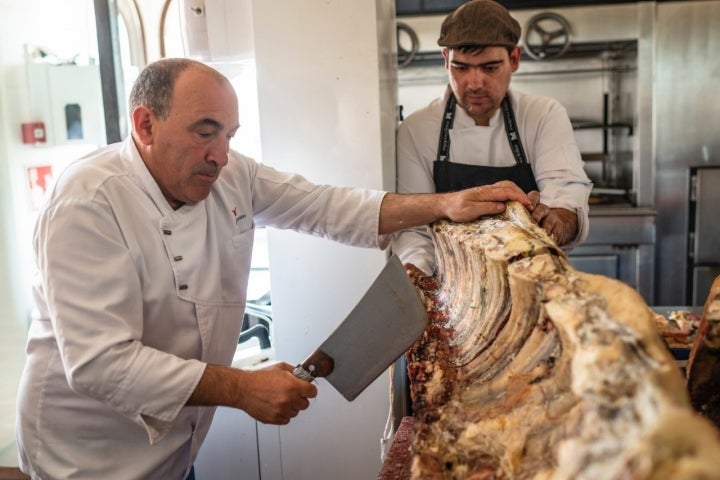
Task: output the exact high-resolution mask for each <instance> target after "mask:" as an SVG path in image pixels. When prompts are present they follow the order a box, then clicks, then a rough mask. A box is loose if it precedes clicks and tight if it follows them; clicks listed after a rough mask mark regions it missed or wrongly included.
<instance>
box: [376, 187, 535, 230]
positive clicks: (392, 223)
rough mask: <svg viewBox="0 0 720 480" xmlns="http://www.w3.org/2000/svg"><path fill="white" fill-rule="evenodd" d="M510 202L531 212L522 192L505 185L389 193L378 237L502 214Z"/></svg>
mask: <svg viewBox="0 0 720 480" xmlns="http://www.w3.org/2000/svg"><path fill="white" fill-rule="evenodd" d="M509 200H515V201H518V202H520V203H522V204H523V205H525V207H526V208H528V209H532V203H531V202H530V199H528V197H527V195H525V192H523V191H522V190H520V188H518V186H517V185H515V184H514V183H512V182H507V181H503V182H498V183H495V184H493V185H485V186H482V187H473V188H468V189H467V190H461V191H459V192H453V193H420V194H399V193H388V194H387V195H385V197H384V198H383V202H382V205H381V206H380V224H379V228H378V233H379V234H380V235H384V234H388V233H393V232H396V231H398V230H402V229H405V228H410V227H417V226H420V225H427V224H429V223H432V222H434V221H435V220H439V219H441V218H448V219H450V220H452V221H455V222H470V221H472V220H475V219H477V218H479V217H481V216H483V215H495V214H498V213H501V212H503V211H504V210H505V202H506V201H509Z"/></svg>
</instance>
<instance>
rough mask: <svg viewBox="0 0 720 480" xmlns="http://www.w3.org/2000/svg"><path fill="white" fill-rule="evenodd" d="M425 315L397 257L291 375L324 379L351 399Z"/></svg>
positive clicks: (411, 338)
mask: <svg viewBox="0 0 720 480" xmlns="http://www.w3.org/2000/svg"><path fill="white" fill-rule="evenodd" d="M427 322H428V317H427V313H426V312H425V307H424V305H423V302H422V300H421V299H420V295H419V294H418V292H417V290H416V289H415V286H414V285H413V284H412V282H411V281H410V278H409V277H408V275H407V272H406V271H405V267H403V265H402V263H401V262H400V259H399V258H398V256H397V255H393V256H392V257H391V258H390V261H388V263H387V265H385V267H383V270H382V271H381V272H380V274H379V275H378V277H377V278H376V279H375V281H374V282H373V284H372V285H371V286H370V288H369V289H368V291H367V292H366V293H365V295H364V296H363V297H362V298H361V299H360V301H359V302H358V304H357V305H355V308H353V309H352V311H351V312H350V314H349V315H348V316H347V317H346V318H345V320H343V322H342V323H341V324H340V325H339V326H338V327H337V329H335V331H334V332H333V333H332V334H331V335H330V336H329V337H328V339H327V340H325V342H323V344H322V345H320V346H319V347H318V348H317V350H315V351H314V352H313V353H312V354H311V355H310V356H309V357H308V358H307V359H306V360H305V361H304V362H303V363H302V364H301V365H298V366H297V367H295V370H294V371H293V375H295V376H296V377H298V378H302V379H304V380H307V381H310V382H311V381H313V380H315V378H318V377H325V378H326V379H327V381H328V382H330V383H331V384H332V386H333V387H335V388H336V389H337V390H338V391H339V392H340V393H341V394H342V396H343V397H345V398H346V399H347V400H348V401H352V400H354V399H355V397H357V396H358V395H359V394H360V393H361V392H362V391H363V390H365V388H366V387H367V386H368V385H370V384H371V383H372V382H373V381H374V380H375V379H376V378H377V377H378V376H380V374H381V373H382V372H383V371H385V370H386V369H387V368H388V367H389V366H390V365H391V364H392V363H393V362H394V361H395V360H397V358H398V357H400V355H402V354H403V352H405V351H406V350H407V349H408V348H410V346H411V345H412V344H413V343H414V342H415V340H417V339H418V337H419V336H420V335H421V334H422V333H423V331H424V330H425V327H426V326H427Z"/></svg>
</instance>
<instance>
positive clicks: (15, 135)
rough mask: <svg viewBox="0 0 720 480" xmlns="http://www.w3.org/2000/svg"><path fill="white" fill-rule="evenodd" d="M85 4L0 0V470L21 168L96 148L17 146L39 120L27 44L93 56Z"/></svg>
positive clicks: (28, 227) (26, 284)
mask: <svg viewBox="0 0 720 480" xmlns="http://www.w3.org/2000/svg"><path fill="white" fill-rule="evenodd" d="M91 5H92V0H63V1H62V2H58V1H56V0H0V332H2V333H1V334H0V352H2V355H0V370H2V372H3V373H2V377H1V379H0V465H4V466H14V465H17V450H16V447H15V397H16V394H17V384H18V381H19V377H20V372H21V369H22V365H23V363H24V347H25V340H26V327H27V321H28V318H29V314H30V308H31V307H30V282H31V275H32V255H31V249H30V241H31V231H32V224H33V215H32V212H31V210H30V196H29V195H30V194H29V190H28V188H27V182H28V180H27V177H26V171H25V169H26V168H27V167H28V166H33V165H38V164H45V163H47V162H51V163H53V164H56V165H62V164H63V163H64V162H66V161H68V160H70V159H72V158H75V157H77V156H78V155H79V154H80V153H81V152H84V151H87V150H88V149H91V148H94V147H95V146H94V145H93V146H87V145H84V146H81V145H71V146H64V147H59V148H54V147H49V146H38V147H35V146H31V145H24V144H23V143H22V141H21V134H20V131H21V130H20V124H21V123H22V122H28V121H36V120H45V119H43V118H38V114H37V112H35V111H33V108H32V106H31V103H32V102H31V92H30V91H29V90H28V87H27V85H28V78H27V75H26V68H25V51H26V45H37V46H42V47H44V48H45V49H46V50H48V51H51V52H53V53H55V54H56V55H57V56H59V57H63V58H71V57H73V56H74V55H76V54H79V55H80V56H81V57H84V58H87V57H88V56H90V55H94V52H93V49H95V50H96V48H95V45H96V40H95V29H94V17H93V13H92V9H89V8H88V7H89V6H91ZM38 12H43V13H42V15H39V14H38ZM45 121H46V120H45Z"/></svg>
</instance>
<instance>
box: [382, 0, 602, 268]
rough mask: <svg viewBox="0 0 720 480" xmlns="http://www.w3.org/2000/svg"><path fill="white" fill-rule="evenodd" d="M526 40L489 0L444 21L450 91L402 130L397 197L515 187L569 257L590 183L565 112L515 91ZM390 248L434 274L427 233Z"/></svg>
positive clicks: (417, 232)
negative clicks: (532, 204)
mask: <svg viewBox="0 0 720 480" xmlns="http://www.w3.org/2000/svg"><path fill="white" fill-rule="evenodd" d="M520 33H521V29H520V25H519V24H518V22H517V21H516V20H515V19H514V18H512V16H510V13H509V12H508V11H507V9H505V7H503V6H502V5H500V4H499V3H497V2H495V1H492V0H471V1H469V2H467V3H464V4H463V5H461V6H460V7H459V8H458V9H457V10H455V11H454V12H453V13H451V14H450V15H448V16H447V17H446V18H445V20H444V21H443V23H442V26H441V28H440V38H439V39H438V44H439V45H440V46H441V47H442V55H443V58H444V59H445V69H446V70H447V72H448V79H449V85H448V87H447V89H446V91H445V94H444V95H443V96H442V97H440V98H438V99H435V100H434V101H432V102H431V103H430V104H429V105H428V106H426V107H424V108H422V109H420V110H418V111H417V112H414V113H413V114H411V115H410V116H409V117H408V118H407V119H406V120H405V121H404V122H403V123H402V124H401V125H400V127H399V129H398V134H397V168H398V177H397V190H398V192H448V191H455V190H460V189H462V188H467V187H472V186H479V185H487V184H491V183H495V182H497V181H500V180H510V181H512V182H515V183H516V184H517V185H518V186H520V188H522V189H523V190H525V192H526V193H528V194H529V196H531V198H532V199H533V201H535V202H537V204H536V206H535V208H534V210H533V212H532V215H533V218H534V219H535V221H536V222H537V223H538V224H539V225H540V226H541V227H543V228H544V229H545V230H546V231H547V232H548V233H549V234H550V235H551V236H552V237H553V238H554V239H555V241H556V242H557V243H558V245H560V246H561V247H562V248H564V249H566V250H567V249H570V248H572V247H573V246H574V245H577V244H579V243H581V242H582V241H584V240H585V238H586V237H587V234H588V197H589V195H590V190H591V188H592V183H591V182H590V179H589V178H588V177H587V175H586V174H585V171H584V170H583V162H582V160H581V158H580V151H579V149H578V146H577V144H576V142H575V137H574V134H573V130H572V125H571V124H570V119H569V118H568V115H567V112H566V110H565V108H563V107H562V105H560V104H559V103H558V102H557V101H556V100H554V99H551V98H548V97H544V96H539V95H529V94H523V93H521V92H518V91H515V90H513V89H510V88H509V87H510V78H511V76H512V74H513V72H515V71H517V69H518V67H519V65H520V47H518V40H519V39H520ZM393 250H394V251H395V252H396V253H398V254H399V256H400V258H401V259H402V261H403V262H404V263H405V264H406V265H408V264H410V265H412V266H414V267H417V268H419V269H420V270H422V271H423V273H425V274H426V275H430V274H432V273H433V270H434V268H435V255H434V252H433V244H432V239H431V237H430V234H429V232H428V231H427V228H422V227H419V228H416V229H412V230H406V231H404V232H403V233H401V234H397V235H396V237H395V239H394V240H393ZM409 268H410V267H409Z"/></svg>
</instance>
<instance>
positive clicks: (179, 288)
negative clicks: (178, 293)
mask: <svg viewBox="0 0 720 480" xmlns="http://www.w3.org/2000/svg"><path fill="white" fill-rule="evenodd" d="M187 289H188V286H187V285H186V284H184V283H183V284H182V285H180V286H178V290H187Z"/></svg>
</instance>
